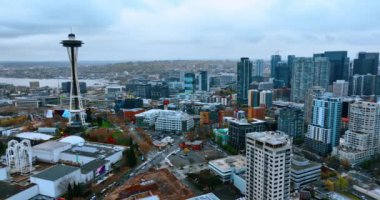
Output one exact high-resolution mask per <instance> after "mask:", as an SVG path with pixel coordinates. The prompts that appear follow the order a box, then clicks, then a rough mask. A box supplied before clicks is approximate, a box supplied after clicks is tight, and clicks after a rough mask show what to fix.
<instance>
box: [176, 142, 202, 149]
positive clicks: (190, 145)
mask: <svg viewBox="0 0 380 200" xmlns="http://www.w3.org/2000/svg"><path fill="white" fill-rule="evenodd" d="M179 146H180V147H181V148H182V149H184V148H188V149H191V150H201V149H202V147H203V141H202V140H194V141H193V142H190V141H187V142H182V143H181V144H179Z"/></svg>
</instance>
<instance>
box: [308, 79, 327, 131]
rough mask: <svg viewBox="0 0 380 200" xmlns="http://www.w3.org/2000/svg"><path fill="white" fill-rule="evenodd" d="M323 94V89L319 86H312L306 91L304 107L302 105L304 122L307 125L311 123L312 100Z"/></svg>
mask: <svg viewBox="0 0 380 200" xmlns="http://www.w3.org/2000/svg"><path fill="white" fill-rule="evenodd" d="M324 93H325V89H324V88H322V87H320V86H313V87H311V88H310V89H309V90H308V92H307V96H306V101H305V105H304V110H305V122H306V123H307V124H310V122H311V114H312V108H313V101H314V99H315V98H318V97H320V96H322V95H323V94H324Z"/></svg>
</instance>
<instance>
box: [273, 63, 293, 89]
mask: <svg viewBox="0 0 380 200" xmlns="http://www.w3.org/2000/svg"><path fill="white" fill-rule="evenodd" d="M290 67H291V66H289V65H288V63H286V62H278V63H277V65H276V67H275V71H276V72H275V77H274V78H275V80H277V81H282V82H283V83H284V86H285V87H290V78H291V76H292V74H291V70H290Z"/></svg>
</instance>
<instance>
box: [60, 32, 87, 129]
mask: <svg viewBox="0 0 380 200" xmlns="http://www.w3.org/2000/svg"><path fill="white" fill-rule="evenodd" d="M61 44H62V45H63V47H66V48H67V53H68V55H69V61H70V65H71V88H70V117H69V126H72V127H82V126H85V125H86V121H85V117H84V115H85V110H84V109H83V104H82V96H81V93H80V88H79V82H78V72H77V58H78V48H79V47H81V46H82V44H83V42H82V41H80V40H76V39H75V34H74V33H70V34H69V35H68V39H67V40H62V42H61Z"/></svg>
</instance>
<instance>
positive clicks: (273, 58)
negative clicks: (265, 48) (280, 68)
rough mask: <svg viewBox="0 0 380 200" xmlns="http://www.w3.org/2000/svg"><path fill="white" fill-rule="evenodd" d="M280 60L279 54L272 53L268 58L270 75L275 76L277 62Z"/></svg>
mask: <svg viewBox="0 0 380 200" xmlns="http://www.w3.org/2000/svg"><path fill="white" fill-rule="evenodd" d="M280 61H281V56H280V55H272V56H271V59H270V77H272V78H274V77H276V67H277V63H278V62H280Z"/></svg>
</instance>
